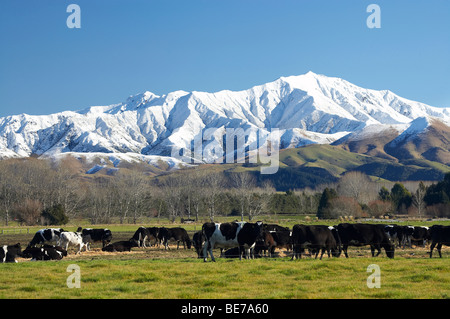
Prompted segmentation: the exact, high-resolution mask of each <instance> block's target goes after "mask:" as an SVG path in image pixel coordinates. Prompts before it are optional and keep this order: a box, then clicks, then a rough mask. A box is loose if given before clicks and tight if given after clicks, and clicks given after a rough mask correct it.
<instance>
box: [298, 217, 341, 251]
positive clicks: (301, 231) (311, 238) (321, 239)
mask: <svg viewBox="0 0 450 319" xmlns="http://www.w3.org/2000/svg"><path fill="white" fill-rule="evenodd" d="M333 232H335V228H334V227H333V226H325V225H298V224H297V225H294V227H293V228H292V243H293V254H292V260H294V259H295V258H301V256H302V253H303V252H304V250H305V249H306V248H308V249H309V250H310V251H311V253H312V254H315V258H316V259H317V256H318V255H319V252H320V251H321V250H322V253H321V255H320V259H322V257H323V254H324V253H325V251H326V252H327V254H328V257H331V254H332V255H333V257H339V255H340V253H341V251H340V247H339V246H340V245H338V242H337V240H336V238H338V237H337V232H335V234H333Z"/></svg>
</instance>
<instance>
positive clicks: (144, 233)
mask: <svg viewBox="0 0 450 319" xmlns="http://www.w3.org/2000/svg"><path fill="white" fill-rule="evenodd" d="M149 236H150V233H149V231H148V230H147V228H146V227H142V226H141V227H139V228H138V229H137V230H136V231H135V232H134V235H133V237H131V239H133V240H134V241H136V243H137V246H138V247H141V246H142V247H146V246H145V242H146V241H147V238H148V237H149Z"/></svg>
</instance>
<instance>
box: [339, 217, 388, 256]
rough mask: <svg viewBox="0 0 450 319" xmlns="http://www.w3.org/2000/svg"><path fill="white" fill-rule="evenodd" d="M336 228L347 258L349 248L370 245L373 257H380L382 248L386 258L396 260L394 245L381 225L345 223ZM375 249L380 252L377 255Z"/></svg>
mask: <svg viewBox="0 0 450 319" xmlns="http://www.w3.org/2000/svg"><path fill="white" fill-rule="evenodd" d="M336 228H337V231H338V234H339V237H340V239H341V242H342V249H343V250H344V254H345V257H347V258H348V254H347V248H348V246H366V245H370V250H371V252H372V257H376V256H378V255H379V254H380V253H381V248H384V250H385V251H386V256H387V257H389V258H394V251H395V247H394V244H392V243H391V241H390V240H389V237H388V235H387V234H386V232H385V231H384V230H383V229H382V228H381V227H380V225H371V224H348V223H343V224H339V225H337V227H336ZM375 249H376V250H377V251H378V253H377V254H376V255H375Z"/></svg>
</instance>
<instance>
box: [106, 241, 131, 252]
mask: <svg viewBox="0 0 450 319" xmlns="http://www.w3.org/2000/svg"><path fill="white" fill-rule="evenodd" d="M132 247H137V243H136V241H134V240H133V239H130V240H123V241H116V242H115V243H112V244H109V245H106V246H105V247H103V248H102V250H103V251H109V252H123V251H131V248H132Z"/></svg>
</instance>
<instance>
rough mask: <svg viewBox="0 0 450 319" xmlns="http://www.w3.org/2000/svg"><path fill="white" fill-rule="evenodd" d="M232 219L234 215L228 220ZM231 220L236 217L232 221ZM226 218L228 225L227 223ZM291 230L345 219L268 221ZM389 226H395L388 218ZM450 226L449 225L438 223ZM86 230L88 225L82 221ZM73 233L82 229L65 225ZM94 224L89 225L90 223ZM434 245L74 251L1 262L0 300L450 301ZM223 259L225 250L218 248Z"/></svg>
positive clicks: (446, 251)
mask: <svg viewBox="0 0 450 319" xmlns="http://www.w3.org/2000/svg"><path fill="white" fill-rule="evenodd" d="M227 220H228V218H227ZM229 220H233V218H231V217H230V219H229ZM223 221H225V220H221V222H223ZM264 221H265V222H277V223H279V224H281V225H283V226H289V227H292V225H294V224H296V223H302V222H307V223H309V224H312V223H314V224H327V225H336V224H338V223H339V222H340V221H336V220H330V221H316V220H313V219H307V220H305V219H300V218H298V217H297V216H291V217H289V216H284V217H283V219H280V220H279V219H277V217H274V219H271V220H266V219H264ZM386 223H390V221H386ZM401 223H404V224H409V225H426V226H430V225H432V224H437V223H438V222H433V221H417V222H414V221H409V222H401ZM439 223H440V224H444V225H448V224H449V221H442V222H439ZM80 225H81V226H83V225H82V224H80ZM142 225H143V226H147V227H150V226H166V227H175V226H181V227H184V228H186V229H187V231H188V233H189V234H190V236H191V237H192V234H193V233H194V231H196V230H200V229H201V225H202V223H201V222H199V223H194V224H172V223H169V222H162V223H156V222H150V223H143V224H142ZM139 226H140V225H130V224H127V225H119V224H118V225H95V226H90V227H93V228H100V227H107V228H109V229H111V231H112V233H113V241H119V240H127V239H128V238H130V237H131V236H132V235H133V233H134V231H135V230H136V229H137V228H138V227H139ZM63 227H64V228H65V229H67V230H70V231H74V230H76V228H77V224H74V225H66V226H63ZM86 227H88V226H86ZM40 228H43V227H42V226H41V227H32V228H30V232H29V233H23V232H21V233H18V232H10V231H11V230H14V229H16V227H4V228H1V227H0V230H1V229H4V230H5V232H4V233H3V234H1V235H0V244H1V245H5V244H14V243H17V242H20V243H21V244H22V247H25V246H26V244H27V242H28V241H29V240H31V238H32V237H33V235H34V232H35V231H36V230H38V229H40ZM427 251H429V247H426V248H422V247H415V248H412V249H411V248H407V249H405V250H403V249H396V252H395V259H393V260H391V259H388V258H386V257H385V256H386V255H385V252H384V251H382V254H381V255H380V256H379V257H377V258H371V257H370V249H369V247H358V248H355V247H350V248H349V255H350V258H348V259H346V258H344V257H343V256H341V257H340V258H328V257H327V256H326V254H325V255H324V257H323V260H314V259H312V258H311V257H304V258H302V259H301V260H295V261H291V260H290V257H288V256H287V257H283V256H285V255H284V252H280V257H277V258H260V259H254V260H242V261H239V260H236V259H223V258H216V260H217V262H216V263H213V262H210V261H209V260H208V262H206V263H204V262H203V260H200V259H198V258H196V254H195V252H194V250H193V249H191V250H187V249H186V250H185V249H179V250H177V249H176V247H175V246H174V245H173V243H172V245H171V249H170V250H168V251H165V250H164V249H162V248H157V247H151V248H133V249H132V251H131V252H124V253H107V252H102V251H101V245H100V244H98V243H97V244H94V245H93V249H92V251H90V252H82V253H81V254H79V255H75V250H74V248H71V249H70V250H69V256H67V257H65V258H64V259H63V260H61V261H38V262H31V261H29V260H25V259H21V258H19V259H18V260H19V262H18V263H15V264H0V298H3V299H5V298H7V299H9V298H24V299H29V298H31V299H34V298H89V299H91V298H101V299H105V298H107V299H110V298H119V299H122V298H152V299H153V298H157V299H158V298H163V299H166V298H182V299H185V298H189V299H191V298H193V299H195V298H226V299H227V298H232V299H235V298H236V299H241V298H243V299H247V298H250V299H253V298H255V299H258V298H277V299H278V298H282V299H291V298H294V299H295V298H407V299H410V298H413V299H415V298H431V299H441V298H449V297H450V271H449V270H450V248H449V247H443V251H442V252H443V257H444V258H437V256H438V254H437V252H436V251H435V252H434V256H433V258H432V259H430V258H429V255H428V254H427ZM215 256H216V257H218V256H219V251H218V250H216V251H215ZM72 264H75V265H78V266H79V267H80V273H81V281H80V282H81V287H80V288H68V287H67V283H66V281H67V278H68V276H70V275H71V274H72V273H71V272H67V267H68V266H69V265H72ZM371 264H376V265H378V266H379V267H380V270H381V274H380V275H381V287H380V288H368V287H367V278H368V276H370V275H371V273H369V272H367V267H368V266H369V265H371Z"/></svg>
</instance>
